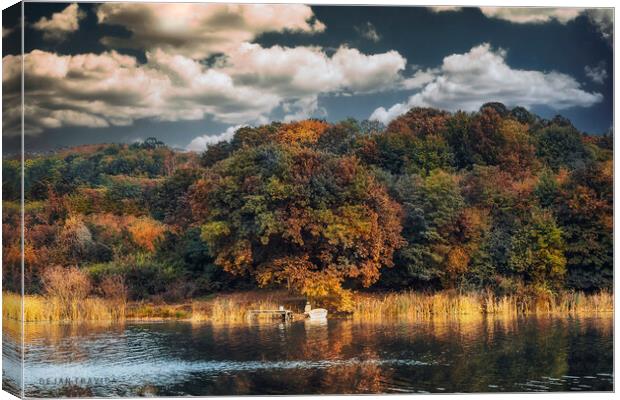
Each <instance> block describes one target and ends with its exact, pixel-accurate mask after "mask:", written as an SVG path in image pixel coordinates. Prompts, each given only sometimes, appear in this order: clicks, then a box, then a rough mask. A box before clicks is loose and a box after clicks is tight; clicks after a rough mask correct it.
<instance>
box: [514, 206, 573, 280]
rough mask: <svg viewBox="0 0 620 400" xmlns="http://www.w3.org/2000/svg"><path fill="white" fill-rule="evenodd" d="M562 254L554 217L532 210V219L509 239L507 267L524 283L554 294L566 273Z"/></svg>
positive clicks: (560, 235) (561, 244) (562, 243)
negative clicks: (552, 291) (549, 290)
mask: <svg viewBox="0 0 620 400" xmlns="http://www.w3.org/2000/svg"><path fill="white" fill-rule="evenodd" d="M564 250H565V244H564V240H563V239H562V230H561V229H560V228H558V226H557V224H556V222H555V219H554V218H553V215H552V214H551V213H549V212H547V211H540V210H533V211H532V215H531V219H530V220H529V221H528V222H527V223H526V224H525V225H524V226H523V227H522V228H521V229H519V230H518V231H517V232H516V233H515V234H514V236H513V237H512V241H511V244H510V251H509V255H508V265H509V268H510V270H511V271H512V272H513V273H515V274H517V275H518V276H520V277H521V278H522V279H523V280H524V281H525V282H527V283H530V284H533V285H535V286H536V287H539V288H546V289H551V290H554V291H557V290H559V289H561V288H562V285H563V283H564V275H565V273H566V257H565V256H564Z"/></svg>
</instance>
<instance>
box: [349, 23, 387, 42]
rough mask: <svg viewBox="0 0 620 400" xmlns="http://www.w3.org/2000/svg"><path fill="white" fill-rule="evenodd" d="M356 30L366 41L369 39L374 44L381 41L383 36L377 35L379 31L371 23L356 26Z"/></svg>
mask: <svg viewBox="0 0 620 400" xmlns="http://www.w3.org/2000/svg"><path fill="white" fill-rule="evenodd" d="M355 30H356V31H357V32H358V33H359V34H360V35H361V36H362V37H363V38H365V39H368V40H370V41H372V42H375V43H376V42H378V41H379V40H381V36H379V33H377V29H376V28H375V26H374V25H373V24H371V23H370V22H366V24H365V25H362V26H356V27H355Z"/></svg>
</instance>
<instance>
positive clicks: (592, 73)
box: [584, 61, 607, 84]
mask: <svg viewBox="0 0 620 400" xmlns="http://www.w3.org/2000/svg"><path fill="white" fill-rule="evenodd" d="M584 72H585V74H586V76H587V77H588V78H590V80H592V82H594V83H599V84H602V83H603V82H605V79H607V66H606V65H605V61H601V62H600V63H598V64H597V65H592V66H590V65H586V66H585V68H584Z"/></svg>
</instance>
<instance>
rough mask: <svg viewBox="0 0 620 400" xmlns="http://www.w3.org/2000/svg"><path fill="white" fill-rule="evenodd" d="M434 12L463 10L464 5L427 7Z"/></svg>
mask: <svg viewBox="0 0 620 400" xmlns="http://www.w3.org/2000/svg"><path fill="white" fill-rule="evenodd" d="M427 8H428V9H430V10H431V11H432V12H436V13H440V12H451V11H461V10H462V9H463V7H459V6H433V7H427Z"/></svg>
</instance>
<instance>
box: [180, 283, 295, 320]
mask: <svg viewBox="0 0 620 400" xmlns="http://www.w3.org/2000/svg"><path fill="white" fill-rule="evenodd" d="M296 302H299V299H296V298H291V297H290V296H289V295H288V294H287V293H286V292H281V291H274V292H244V293H234V294H227V295H222V296H217V297H216V298H213V299H208V300H202V301H193V302H192V317H191V319H192V321H216V322H226V323H238V322H244V321H247V318H248V311H250V310H277V309H278V307H279V306H280V305H285V306H286V307H287V308H289V309H291V308H293V309H295V308H297V306H296V304H292V303H296Z"/></svg>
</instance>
